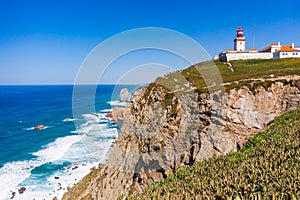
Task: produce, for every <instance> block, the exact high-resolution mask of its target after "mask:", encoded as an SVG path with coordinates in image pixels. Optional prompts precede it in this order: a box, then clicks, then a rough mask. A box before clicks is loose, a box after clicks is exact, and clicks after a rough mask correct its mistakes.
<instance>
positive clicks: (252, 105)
mask: <svg viewBox="0 0 300 200" xmlns="http://www.w3.org/2000/svg"><path fill="white" fill-rule="evenodd" d="M146 93H147V95H139V96H137V97H136V99H135V101H134V103H133V104H132V106H131V107H130V110H129V112H128V115H127V116H126V117H124V118H123V119H124V123H123V127H122V129H121V133H120V136H119V137H118V139H117V141H116V143H115V144H114V146H113V147H112V149H111V151H110V155H109V158H108V161H107V163H106V165H105V166H104V165H100V166H99V168H100V169H99V171H98V172H97V174H95V176H94V177H93V178H92V180H91V183H90V184H87V185H86V187H85V188H81V190H80V191H81V193H80V194H76V192H75V193H74V191H76V187H79V186H75V188H74V189H73V190H72V191H73V193H72V195H71V194H70V193H66V194H65V196H64V199H81V198H84V197H85V198H88V199H116V198H117V197H119V196H120V195H121V194H123V195H126V194H129V193H132V192H134V191H140V190H141V189H142V188H144V187H145V186H146V185H147V184H149V183H151V182H153V181H158V180H160V179H162V178H164V177H166V176H167V175H168V174H170V173H174V172H175V170H176V169H177V168H178V167H180V166H182V165H192V164H193V163H194V162H197V161H200V160H202V159H205V158H208V157H211V156H212V155H223V154H227V153H228V152H231V151H236V150H238V149H239V148H240V147H241V146H242V145H243V144H244V143H245V141H247V139H248V138H249V137H251V136H252V135H254V134H255V133H257V132H259V131H261V130H262V129H264V128H265V127H266V126H267V125H268V123H270V122H271V121H272V120H273V119H274V118H275V117H276V116H278V115H280V114H282V113H283V112H285V111H287V110H293V109H296V108H298V107H299V106H300V101H299V100H300V90H299V84H298V82H297V81H294V82H291V83H289V84H284V83H282V82H274V83H273V84H272V85H271V86H270V87H269V88H267V89H265V88H264V87H262V86H258V87H257V88H256V89H255V90H254V91H253V90H250V89H249V88H248V87H241V88H239V89H232V90H230V91H229V92H228V93H224V92H223V91H216V92H213V93H211V94H207V93H202V94H198V93H193V92H189V93H185V94H182V95H181V96H180V97H177V96H176V95H174V96H172V95H169V94H168V91H167V90H166V89H165V88H163V87H161V88H158V89H156V90H152V91H149V90H146V91H144V94H146ZM166 99H168V101H167V102H166ZM84 181H86V180H85V179H83V180H82V181H81V183H82V182H84ZM81 186H82V185H81Z"/></svg>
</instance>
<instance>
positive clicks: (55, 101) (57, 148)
mask: <svg viewBox="0 0 300 200" xmlns="http://www.w3.org/2000/svg"><path fill="white" fill-rule="evenodd" d="M85 87H89V86H85ZM90 87H92V86H90ZM123 87H127V88H128V89H129V91H133V90H134V89H135V88H136V86H133V85H131V86H120V85H98V86H97V90H96V93H95V94H94V96H93V97H92V98H94V99H95V105H94V108H95V113H85V112H84V110H85V109H81V110H82V113H81V114H80V115H77V117H75V118H74V116H73V111H72V93H73V86H72V85H51V86H50V85H48V86H47V85H42V86H0V127H1V128H0V152H1V153H0V199H1V200H2V199H3V200H6V199H11V198H12V197H13V199H22V200H27V199H28V200H29V199H31V200H32V199H35V200H39V199H51V200H52V199H53V198H54V197H57V198H58V199H60V198H61V197H62V195H63V193H64V192H65V191H67V189H68V187H71V186H73V185H74V184H76V183H77V182H78V181H79V180H80V179H81V178H82V177H83V176H84V175H86V174H88V173H89V172H90V170H91V168H92V167H97V166H98V163H105V159H106V158H107V155H108V152H109V148H110V146H111V144H112V142H113V141H114V140H115V139H116V138H117V136H118V134H119V130H120V127H118V125H117V124H116V123H114V122H111V121H110V119H109V118H106V117H105V114H106V113H108V112H109V111H110V110H111V109H112V108H113V107H114V106H116V105H119V106H122V105H124V103H122V102H118V95H119V92H120V90H121V89H122V88H123ZM80 95H82V96H81V97H82V99H83V101H84V99H85V98H86V99H88V98H90V96H91V94H89V92H87V93H83V94H80ZM77 103H78V102H77ZM84 106H85V104H84V103H83V104H82V108H84ZM79 113H80V112H79ZM75 123H76V124H77V125H76V126H75ZM38 125H43V127H42V128H41V129H40V130H35V129H34V127H36V126H38ZM76 127H77V128H76ZM22 187H24V188H26V190H25V191H24V192H23V193H22V194H19V192H18V190H19V189H20V188H22Z"/></svg>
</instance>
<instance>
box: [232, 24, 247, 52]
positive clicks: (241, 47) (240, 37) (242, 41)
mask: <svg viewBox="0 0 300 200" xmlns="http://www.w3.org/2000/svg"><path fill="white" fill-rule="evenodd" d="M234 50H235V51H246V38H245V37H244V32H243V29H242V28H241V27H239V28H238V30H237V34H236V38H235V39H234Z"/></svg>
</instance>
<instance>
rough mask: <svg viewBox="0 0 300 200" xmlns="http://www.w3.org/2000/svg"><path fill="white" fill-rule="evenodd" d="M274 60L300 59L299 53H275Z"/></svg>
mask: <svg viewBox="0 0 300 200" xmlns="http://www.w3.org/2000/svg"><path fill="white" fill-rule="evenodd" d="M274 58H276V59H279V58H300V52H276V53H275V54H274Z"/></svg>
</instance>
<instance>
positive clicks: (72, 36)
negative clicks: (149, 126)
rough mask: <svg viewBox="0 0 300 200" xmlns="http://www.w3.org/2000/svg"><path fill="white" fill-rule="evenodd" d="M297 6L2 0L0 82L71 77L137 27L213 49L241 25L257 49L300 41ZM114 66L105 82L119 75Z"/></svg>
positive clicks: (291, 0)
mask: <svg viewBox="0 0 300 200" xmlns="http://www.w3.org/2000/svg"><path fill="white" fill-rule="evenodd" d="M299 8H300V2H299V1H295V0H284V1H283V0H279V1H276V0H273V1H269V0H266V1H261V0H259V1H258V0H252V1H242V0H239V1H200V0H195V1H187V0H186V1H174V0H173V1H162V0H152V1H143V0H128V1H122V0H110V1H108V0H107V1H89V0H87V1H65V0H61V1H58V0H52V1H47V0H44V1H39V0H36V1H32V0H26V1H21V0H20V1H15V0H1V1H0V24H1V26H0V84H71V83H73V82H74V79H75V77H76V73H77V71H78V69H79V67H80V65H81V63H82V62H83V60H84V58H85V57H86V56H87V55H88V53H89V52H90V51H91V50H92V49H93V48H94V47H95V46H96V45H97V44H99V43H100V42H102V41H103V40H105V39H107V38H109V37H111V36H113V35H115V34H117V33H119V32H122V31H126V30H128V29H133V28H139V27H149V26H151V27H164V28H169V29H173V30H176V31H179V32H181V33H183V34H186V35H188V36H190V37H192V38H193V39H195V40H196V41H197V42H199V43H200V44H201V45H202V46H203V47H204V48H205V49H206V50H207V51H208V53H209V54H210V55H211V56H213V55H215V54H217V53H218V52H220V51H222V50H225V49H227V48H230V47H231V48H232V47H233V39H234V37H235V31H236V29H237V28H238V26H242V28H243V29H244V33H245V36H246V37H247V40H248V43H247V48H251V47H252V41H253V39H254V38H255V47H256V48H258V49H260V48H263V47H265V46H267V45H268V44H270V43H277V42H278V41H280V42H281V43H284V44H290V43H291V42H294V43H295V44H296V46H300V34H299V33H300V12H299ZM141 58H142V57H141ZM173 64H174V65H176V64H175V63H173ZM174 67H175V66H174ZM176 67H178V68H180V67H184V66H183V64H182V63H178V66H176ZM111 73H112V74H108V75H107V77H110V76H111V77H112V78H111V79H110V78H106V79H105V81H104V82H106V83H114V82H117V79H118V78H117V77H113V76H112V75H113V74H114V72H111Z"/></svg>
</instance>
